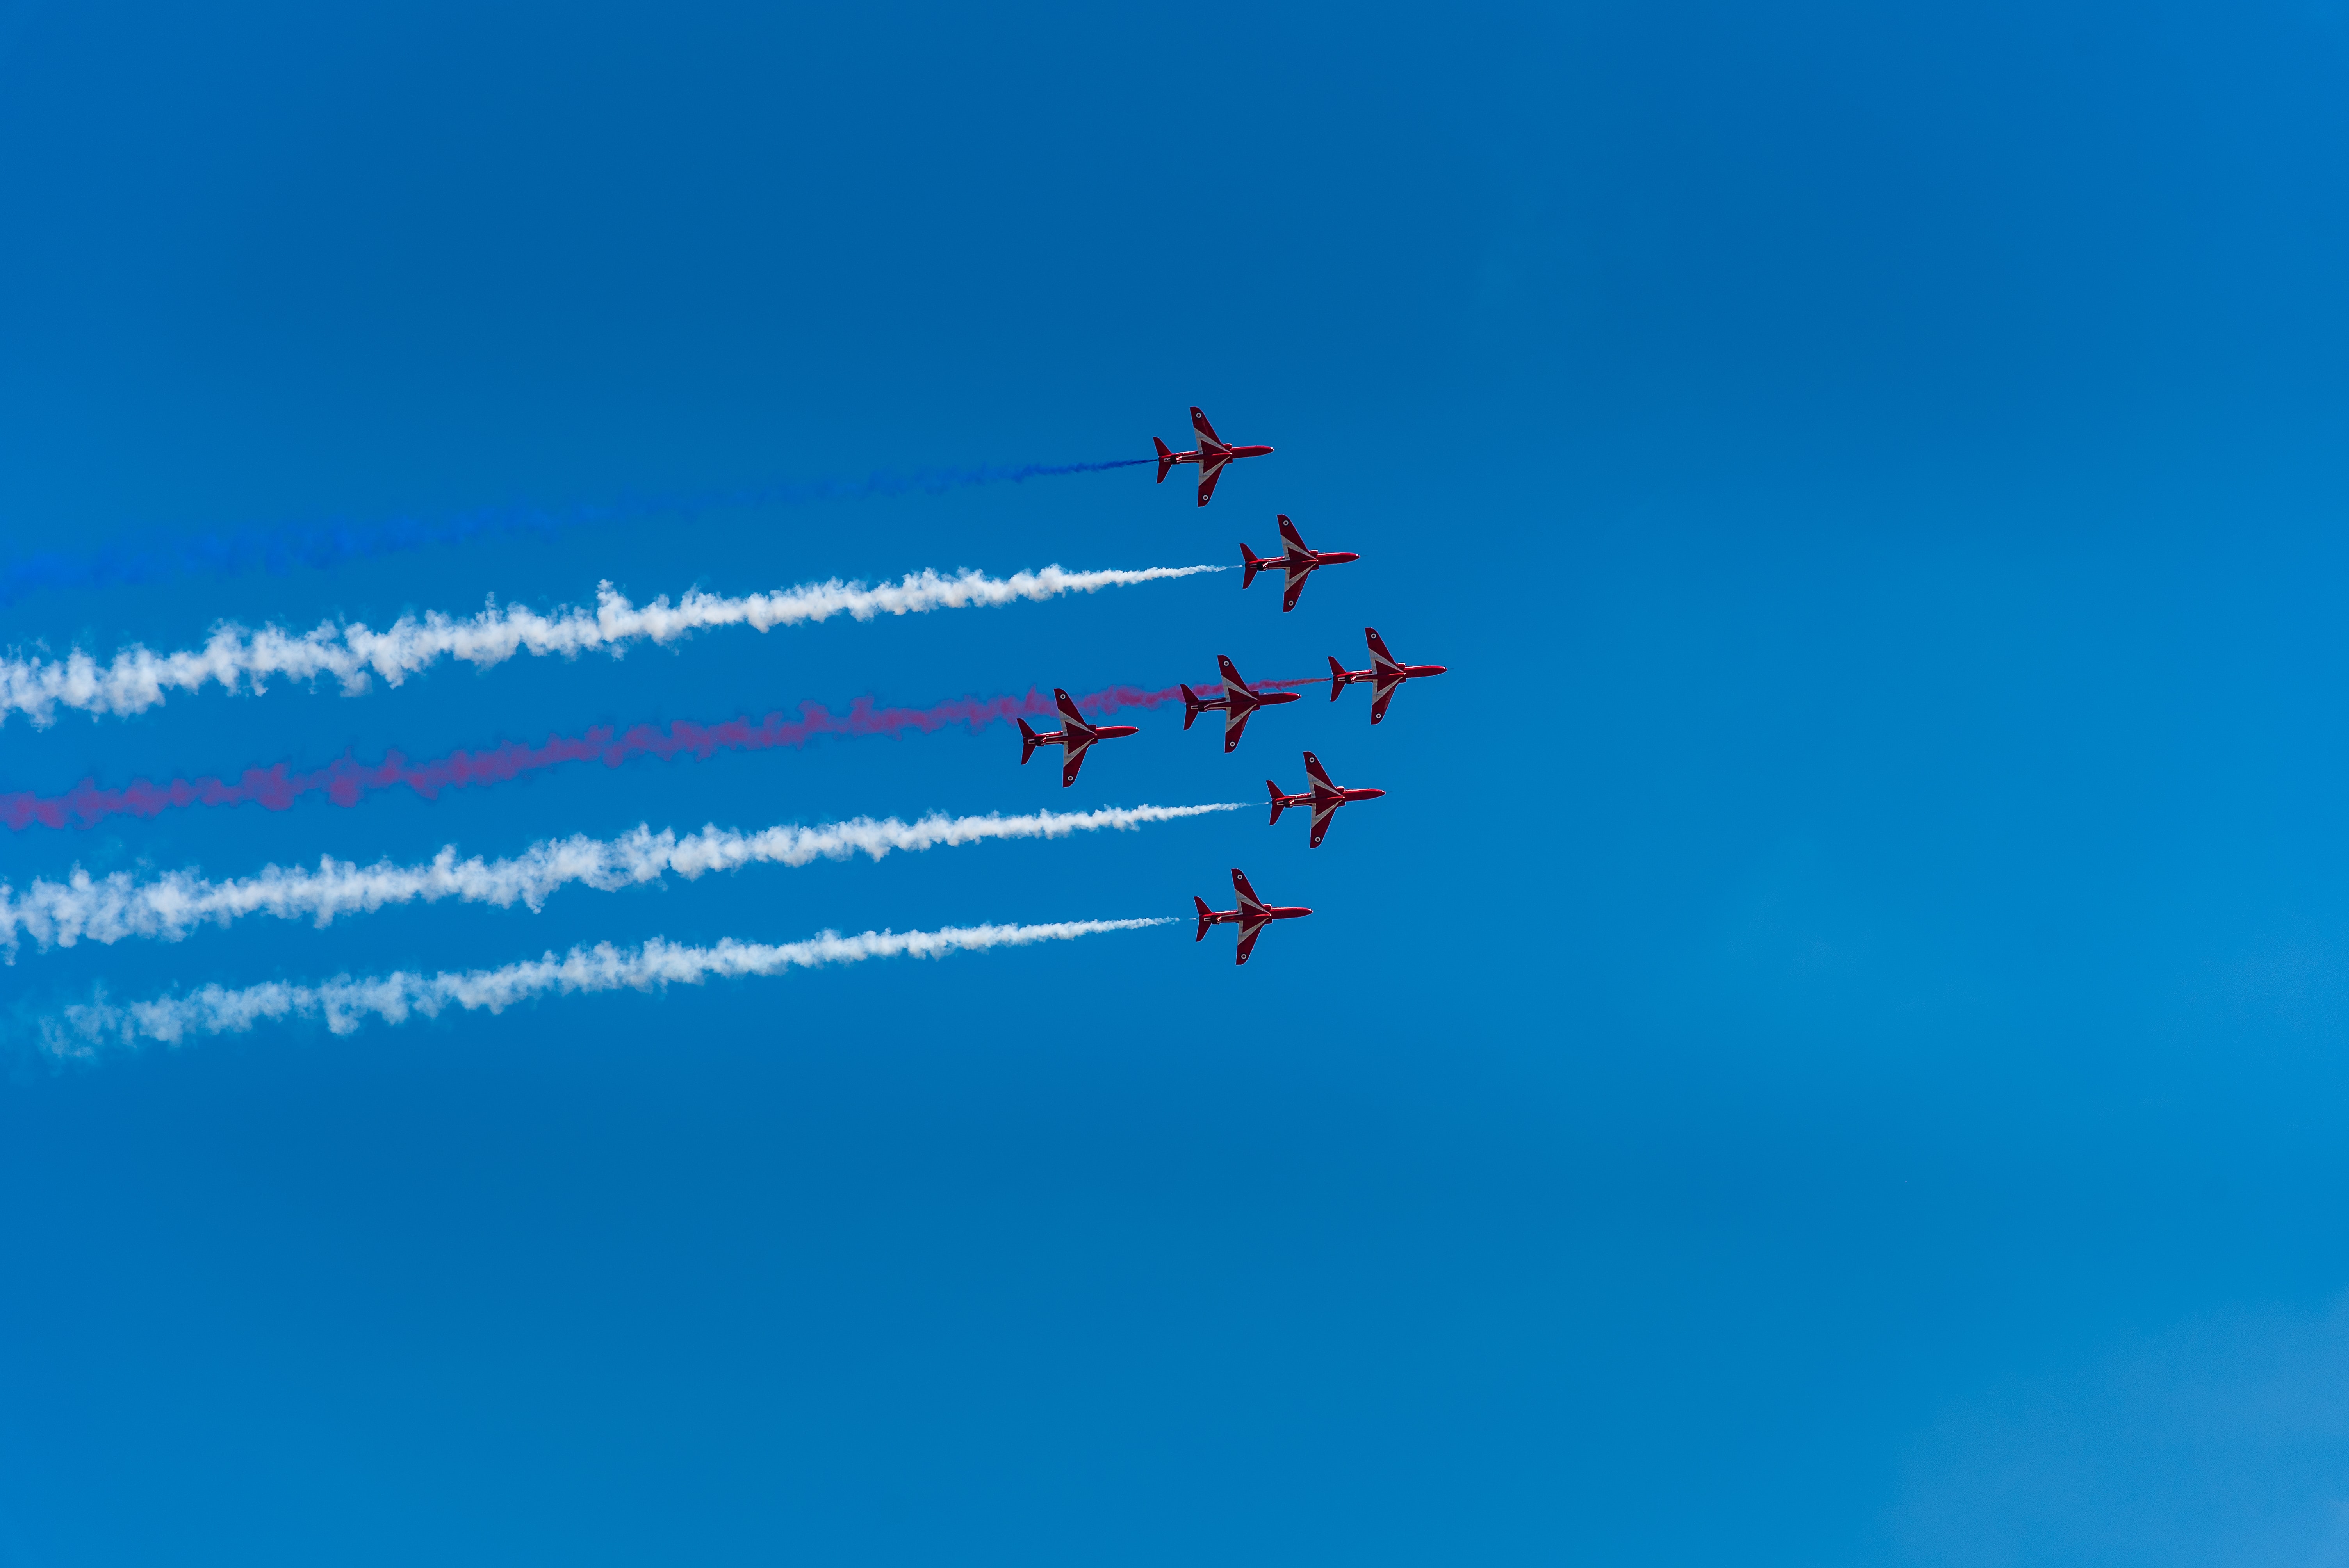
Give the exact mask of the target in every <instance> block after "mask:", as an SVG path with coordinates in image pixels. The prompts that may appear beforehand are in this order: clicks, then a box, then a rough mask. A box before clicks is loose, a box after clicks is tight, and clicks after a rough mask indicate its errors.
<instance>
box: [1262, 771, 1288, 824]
mask: <svg viewBox="0 0 2349 1568" xmlns="http://www.w3.org/2000/svg"><path fill="white" fill-rule="evenodd" d="M1264 787H1265V788H1266V789H1268V790H1270V791H1271V792H1272V826H1274V827H1276V828H1277V827H1278V826H1280V813H1281V812H1282V811H1283V810H1286V809H1287V807H1288V796H1286V795H1283V794H1282V793H1281V792H1280V786H1279V785H1278V784H1276V783H1274V782H1273V781H1272V780H1271V779H1266V780H1265V781H1264Z"/></svg>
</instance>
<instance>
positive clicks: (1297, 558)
mask: <svg viewBox="0 0 2349 1568" xmlns="http://www.w3.org/2000/svg"><path fill="white" fill-rule="evenodd" d="M1280 545H1281V553H1280V554H1278V555H1277V556H1274V557H1272V558H1271V559H1269V560H1268V559H1266V558H1265V557H1264V556H1261V555H1258V554H1257V552H1255V551H1253V550H1250V549H1249V548H1248V547H1247V545H1245V544H1243V545H1241V546H1240V571H1241V573H1242V575H1241V577H1240V586H1241V587H1243V588H1245V587H1247V585H1248V584H1249V583H1253V582H1255V581H1256V574H1257V573H1259V572H1262V571H1264V570H1266V569H1267V568H1268V567H1273V566H1278V567H1279V568H1280V569H1281V570H1282V571H1284V572H1286V573H1288V588H1287V589H1286V590H1285V591H1284V592H1283V593H1281V595H1280V613H1281V614H1284V615H1286V614H1288V612H1289V611H1291V610H1294V609H1296V608H1297V596H1298V595H1299V593H1304V592H1305V579H1306V578H1307V576H1308V575H1309V574H1310V573H1315V572H1318V571H1319V570H1320V569H1321V568H1322V567H1324V566H1336V565H1339V564H1340V563H1342V562H1348V561H1360V560H1361V556H1359V555H1357V554H1355V553H1354V552H1352V551H1350V550H1308V549H1307V548H1306V547H1305V541H1304V539H1303V538H1302V537H1300V536H1299V533H1298V531H1297V525H1296V524H1295V523H1293V522H1291V521H1288V518H1287V517H1286V516H1283V517H1282V518H1281V520H1280Z"/></svg>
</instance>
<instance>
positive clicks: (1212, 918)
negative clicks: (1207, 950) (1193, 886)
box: [1191, 893, 1216, 942]
mask: <svg viewBox="0 0 2349 1568" xmlns="http://www.w3.org/2000/svg"><path fill="white" fill-rule="evenodd" d="M1191 902H1192V903H1195V904H1197V905H1198V906H1199V934H1198V935H1196V936H1195V937H1193V938H1191V940H1192V941H1194V942H1205V941H1206V940H1207V927H1209V926H1211V925H1213V924H1215V923H1216V912H1215V911H1214V910H1212V909H1209V908H1208V907H1207V901H1206V899H1204V898H1201V897H1199V896H1198V895H1197V894H1196V893H1194V894H1192V895H1191Z"/></svg>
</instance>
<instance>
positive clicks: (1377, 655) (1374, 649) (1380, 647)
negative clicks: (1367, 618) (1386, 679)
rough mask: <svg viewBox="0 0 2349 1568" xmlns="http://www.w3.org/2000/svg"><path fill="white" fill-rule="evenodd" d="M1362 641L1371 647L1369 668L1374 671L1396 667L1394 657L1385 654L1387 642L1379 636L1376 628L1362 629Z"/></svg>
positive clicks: (1387, 653) (1366, 627)
mask: <svg viewBox="0 0 2349 1568" xmlns="http://www.w3.org/2000/svg"><path fill="white" fill-rule="evenodd" d="M1362 637H1363V640H1364V641H1366V642H1368V643H1369V644H1370V645H1371V668H1372V669H1374V670H1380V669H1392V668H1396V667H1398V665H1397V661H1396V659H1395V656H1394V655H1392V654H1391V653H1389V652H1387V640H1386V639H1385V638H1384V637H1381V636H1380V635H1379V629H1378V628H1377V627H1376V626H1365V627H1363V628H1362Z"/></svg>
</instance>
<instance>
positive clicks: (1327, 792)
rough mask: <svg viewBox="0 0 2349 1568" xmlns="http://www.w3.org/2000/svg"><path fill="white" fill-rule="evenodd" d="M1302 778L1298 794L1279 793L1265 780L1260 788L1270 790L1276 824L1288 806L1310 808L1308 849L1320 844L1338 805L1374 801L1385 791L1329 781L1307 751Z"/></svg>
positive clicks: (1278, 787) (1278, 789)
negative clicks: (1303, 779)
mask: <svg viewBox="0 0 2349 1568" xmlns="http://www.w3.org/2000/svg"><path fill="white" fill-rule="evenodd" d="M1305 777H1306V779H1307V783H1306V786H1305V792H1304V793H1303V794H1301V795H1284V794H1282V793H1281V792H1280V786H1279V785H1278V784H1276V783H1274V782H1273V781H1272V780H1271V779H1266V780H1265V781H1264V787H1265V788H1266V789H1268V790H1270V791H1271V792H1272V820H1273V823H1274V824H1275V825H1276V826H1278V823H1279V821H1280V814H1281V813H1282V812H1283V811H1285V810H1288V808H1289V807H1291V806H1310V807H1311V808H1312V809H1313V836H1312V838H1311V839H1309V840H1308V841H1306V845H1305V847H1306V848H1307V849H1309V850H1318V849H1319V848H1320V847H1321V835H1322V834H1324V833H1326V832H1328V831H1329V830H1330V818H1332V817H1335V816H1336V815H1337V814H1338V808H1339V807H1340V806H1344V805H1348V804H1350V803H1351V802H1353V801H1356V800H1375V799H1378V798H1379V797H1380V796H1381V795H1383V794H1385V793H1386V791H1385V790H1383V789H1344V788H1342V787H1340V786H1339V785H1336V784H1332V783H1330V775H1329V773H1328V772H1327V771H1326V770H1324V769H1323V768H1322V766H1321V759H1320V758H1318V757H1316V756H1314V755H1313V753H1311V752H1307V753H1306V754H1305Z"/></svg>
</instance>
